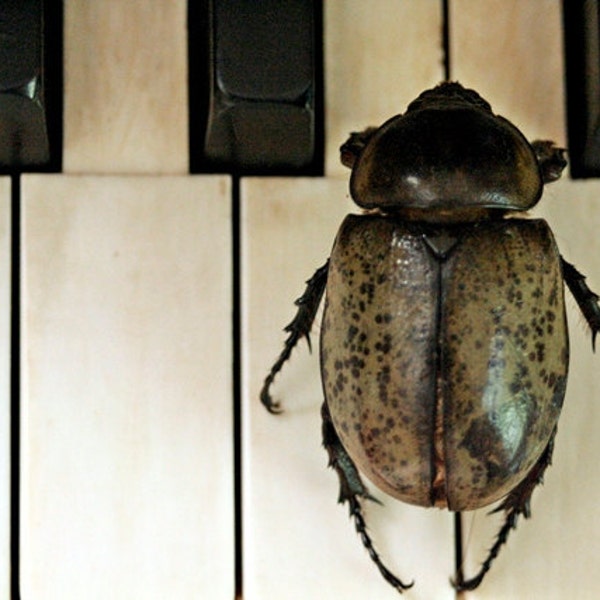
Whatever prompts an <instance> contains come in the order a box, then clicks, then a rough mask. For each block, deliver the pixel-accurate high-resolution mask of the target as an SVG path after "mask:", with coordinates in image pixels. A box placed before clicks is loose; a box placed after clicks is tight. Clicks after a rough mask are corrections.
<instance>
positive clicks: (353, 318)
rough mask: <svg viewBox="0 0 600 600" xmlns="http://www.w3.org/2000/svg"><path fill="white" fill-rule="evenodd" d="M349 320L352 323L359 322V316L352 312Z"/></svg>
mask: <svg viewBox="0 0 600 600" xmlns="http://www.w3.org/2000/svg"><path fill="white" fill-rule="evenodd" d="M350 318H351V319H352V320H353V321H360V315H359V314H358V313H357V312H353V313H352V314H351V315H350Z"/></svg>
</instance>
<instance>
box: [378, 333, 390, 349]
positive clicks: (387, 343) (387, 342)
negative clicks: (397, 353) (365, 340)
mask: <svg viewBox="0 0 600 600" xmlns="http://www.w3.org/2000/svg"><path fill="white" fill-rule="evenodd" d="M391 349H392V336H391V335H390V334H389V333H386V334H385V335H384V336H383V341H381V342H376V343H375V350H377V351H378V352H381V353H382V354H388V353H389V351H390V350H391Z"/></svg>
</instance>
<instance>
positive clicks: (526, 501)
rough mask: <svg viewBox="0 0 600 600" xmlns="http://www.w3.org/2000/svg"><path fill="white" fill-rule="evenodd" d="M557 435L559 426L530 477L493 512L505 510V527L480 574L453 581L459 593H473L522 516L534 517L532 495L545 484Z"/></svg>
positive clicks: (456, 577)
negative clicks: (466, 591) (545, 476)
mask: <svg viewBox="0 0 600 600" xmlns="http://www.w3.org/2000/svg"><path fill="white" fill-rule="evenodd" d="M555 436H556V427H555V428H554V431H553V432H552V435H551V436H550V441H549V442H548V445H547V446H546V449H545V450H544V452H543V453H542V455H541V456H540V458H539V459H538V461H537V462H536V463H535V465H534V466H533V468H532V469H531V471H529V473H528V474H527V477H526V478H525V479H524V480H523V481H522V482H521V483H520V484H519V485H518V486H517V487H516V488H515V489H514V490H513V491H512V492H510V493H509V494H508V496H506V498H505V499H504V501H503V502H502V503H501V504H500V506H498V508H496V509H495V510H494V511H493V512H500V511H504V514H505V518H504V524H503V525H502V527H501V528H500V531H499V532H498V535H497V536H496V541H495V542H494V545H493V546H492V547H491V548H490V550H489V552H488V555H487V558H486V559H485V561H484V562H483V564H482V565H481V568H480V569H479V572H478V573H477V575H475V576H474V577H471V578H470V579H464V578H463V576H462V573H461V572H460V571H459V572H458V573H457V574H456V575H455V579H454V580H452V585H453V586H454V587H455V589H456V590H457V591H463V590H474V589H475V588H476V587H478V586H479V584H480V583H481V582H482V581H483V578H484V577H485V574H486V573H487V572H488V571H489V570H490V567H491V566H492V563H493V562H494V559H495V558H496V557H497V556H498V553H499V552H500V549H501V548H502V546H503V545H504V544H505V543H506V541H507V540H508V536H509V534H510V532H511V530H512V529H515V528H516V527H517V521H518V519H519V515H523V516H524V517H525V518H526V519H528V518H529V517H530V516H531V505H530V503H531V495H532V494H533V490H534V489H535V488H536V487H537V486H538V485H539V484H540V483H542V480H543V477H544V471H545V470H546V468H547V467H548V466H549V465H550V463H551V460H552V450H553V448H554V437H555Z"/></svg>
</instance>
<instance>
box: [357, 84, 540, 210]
mask: <svg viewBox="0 0 600 600" xmlns="http://www.w3.org/2000/svg"><path fill="white" fill-rule="evenodd" d="M350 191H351V194H352V198H353V199H354V201H355V202H356V203H357V204H358V205H359V206H361V207H363V208H377V209H380V210H382V211H384V212H402V211H404V212H405V213H407V214H415V213H416V214H418V215H421V216H422V218H426V219H427V220H432V221H435V220H448V219H450V220H451V219H452V218H456V219H461V220H462V219H465V218H466V219H468V218H469V216H470V215H472V218H481V215H482V214H483V213H486V214H487V213H491V212H498V211H522V210H527V209H529V208H531V207H532V206H533V205H534V204H535V203H536V202H537V201H538V200H539V199H540V196H541V194H542V176H541V173H540V168H539V165H538V161H537V159H536V156H535V153H534V151H533V149H532V147H531V145H530V144H529V142H528V141H527V140H526V139H525V137H524V136H523V135H522V134H521V132H520V131H519V130H518V129H517V128H516V127H515V126H514V125H512V124H511V123H510V122H509V121H507V120H506V119H504V118H503V117H500V116H497V115H494V113H493V112H492V110H491V108H490V105H489V104H488V103H487V102H486V101H485V100H484V99H483V98H481V96H479V94H477V93H476V92H475V91H473V90H468V89H465V88H464V87H463V86H462V85H460V84H459V83H442V84H440V85H438V86H437V87H435V88H433V89H431V90H427V91H425V92H423V93H422V94H421V95H420V96H419V97H418V98H417V99H416V100H414V101H413V102H412V103H411V104H410V105H409V106H408V108H407V111H406V113H404V114H402V115H398V116H396V117H393V118H392V119H390V120H389V121H387V122H386V123H384V124H383V125H382V126H381V127H380V128H379V129H377V130H376V131H375V132H374V133H373V134H372V135H370V136H369V138H368V140H367V143H366V145H365V147H364V149H362V151H361V152H360V155H359V156H358V158H357V159H356V161H355V162H354V164H353V168H352V175H351V179H350Z"/></svg>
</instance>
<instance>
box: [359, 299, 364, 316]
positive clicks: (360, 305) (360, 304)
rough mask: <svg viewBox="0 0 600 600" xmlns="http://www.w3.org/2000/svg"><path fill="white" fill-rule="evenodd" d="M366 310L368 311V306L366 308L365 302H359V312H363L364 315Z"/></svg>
mask: <svg viewBox="0 0 600 600" xmlns="http://www.w3.org/2000/svg"><path fill="white" fill-rule="evenodd" d="M365 309H366V306H365V303H364V301H363V300H360V301H359V303H358V310H359V311H360V312H363V313H364V312H365Z"/></svg>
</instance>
